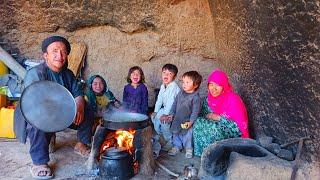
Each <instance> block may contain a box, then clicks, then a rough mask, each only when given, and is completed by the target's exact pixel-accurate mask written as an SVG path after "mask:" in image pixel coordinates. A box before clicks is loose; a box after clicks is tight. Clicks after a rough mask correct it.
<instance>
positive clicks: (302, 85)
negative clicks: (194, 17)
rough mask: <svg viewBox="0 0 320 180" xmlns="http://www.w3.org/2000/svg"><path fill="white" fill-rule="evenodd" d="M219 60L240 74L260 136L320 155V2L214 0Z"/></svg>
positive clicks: (241, 89) (253, 123)
mask: <svg viewBox="0 0 320 180" xmlns="http://www.w3.org/2000/svg"><path fill="white" fill-rule="evenodd" d="M209 3H210V7H211V12H212V17H213V23H214V27H215V42H217V44H216V49H217V52H218V57H217V58H218V59H223V62H225V63H224V64H225V66H227V67H228V68H230V69H231V72H234V73H236V74H239V75H240V79H239V82H240V84H241V85H240V87H239V91H240V92H241V94H242V97H243V98H244V99H245V102H246V104H247V106H248V110H249V114H250V118H251V121H250V122H251V127H252V129H253V132H254V133H255V135H256V136H262V135H268V136H272V137H274V138H276V139H278V142H279V143H284V142H285V141H290V140H294V139H297V138H299V137H304V136H308V135H309V136H312V140H311V141H306V142H305V148H304V149H303V154H304V155H307V156H305V158H306V159H308V160H310V159H311V157H310V156H309V155H310V154H313V155H315V156H317V157H319V152H320V143H319V139H320V131H319V128H320V121H319V120H318V119H319V117H320V106H319V102H320V101H319V90H320V84H319V80H320V66H319V59H320V53H319V45H320V39H319V32H320V26H319V25H320V23H319V21H320V7H319V1H317V0H311V1H289V0H285V1H270V0H269V1H259V0H256V1H249V0H245V1H232V0H229V1H213V0H212V1H209Z"/></svg>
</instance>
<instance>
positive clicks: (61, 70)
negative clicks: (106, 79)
mask: <svg viewBox="0 0 320 180" xmlns="http://www.w3.org/2000/svg"><path fill="white" fill-rule="evenodd" d="M70 50H71V47H70V43H69V42H68V41H67V40H66V39H65V38H63V37H61V36H51V37H48V38H46V39H45V40H44V41H43V42H42V52H43V57H44V59H45V63H42V64H40V65H38V66H36V67H34V68H32V69H30V70H29V71H28V72H27V74H26V76H25V78H24V85H25V87H27V86H29V85H31V84H32V83H33V82H36V81H40V80H48V81H54V82H56V83H58V84H60V85H62V86H64V87H65V88H67V89H68V90H69V91H70V92H71V94H72V95H73V97H74V98H75V102H76V106H77V114H76V118H75V120H74V122H73V124H72V125H71V126H70V128H73V129H74V128H76V129H77V130H78V131H77V139H78V142H77V143H76V145H75V148H74V150H75V152H76V153H78V154H80V155H82V156H88V155H89V153H90V149H89V148H88V146H87V145H89V144H90V143H91V136H92V126H93V120H92V116H93V114H92V111H90V109H89V107H88V106H85V100H84V98H83V95H84V94H83V91H82V90H81V88H80V87H79V85H78V83H77V80H76V78H75V76H74V75H73V73H72V71H70V70H69V69H68V68H67V65H68V64H67V58H68V55H69V53H70ZM85 112H86V113H85ZM14 129H15V133H16V135H17V138H18V139H19V140H20V141H21V142H23V143H25V142H26V137H28V138H29V139H30V151H29V153H30V156H31V159H32V162H33V165H32V167H31V174H32V176H33V177H34V178H40V179H50V178H52V177H53V173H52V172H51V169H50V167H49V166H48V162H49V160H50V159H49V144H50V140H51V138H52V136H53V135H54V133H48V132H44V131H41V130H39V129H37V128H36V127H34V126H32V125H30V124H28V123H26V121H25V119H24V117H23V115H22V114H21V110H20V106H18V107H17V108H16V110H15V115H14Z"/></svg>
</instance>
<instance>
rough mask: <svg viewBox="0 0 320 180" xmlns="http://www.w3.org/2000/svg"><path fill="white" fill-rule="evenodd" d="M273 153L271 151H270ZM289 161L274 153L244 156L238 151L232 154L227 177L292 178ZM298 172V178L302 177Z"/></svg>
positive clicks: (250, 179) (252, 179)
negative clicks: (261, 155)
mask: <svg viewBox="0 0 320 180" xmlns="http://www.w3.org/2000/svg"><path fill="white" fill-rule="evenodd" d="M270 154H271V153H270ZM291 166H292V165H291V163H289V162H288V161H285V160H282V159H280V158H277V157H275V156H273V155H269V156H265V157H250V156H244V155H242V154H240V153H237V152H232V153H231V154H230V160H229V167H228V169H227V172H226V175H225V176H226V179H246V180H256V179H279V180H280V179H290V176H291V172H292V167H291ZM301 177H302V176H301V173H298V176H297V179H303V178H301Z"/></svg>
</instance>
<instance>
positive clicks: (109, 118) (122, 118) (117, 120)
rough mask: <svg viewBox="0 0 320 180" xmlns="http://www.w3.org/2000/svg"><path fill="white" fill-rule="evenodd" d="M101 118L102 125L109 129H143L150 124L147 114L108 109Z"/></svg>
mask: <svg viewBox="0 0 320 180" xmlns="http://www.w3.org/2000/svg"><path fill="white" fill-rule="evenodd" d="M103 119H104V123H103V126H104V127H105V128H107V129H111V130H118V129H123V130H129V129H143V128H146V127H148V126H150V124H151V121H150V119H149V117H148V116H147V115H144V114H139V113H133V112H124V111H108V112H106V113H105V114H104V116H103Z"/></svg>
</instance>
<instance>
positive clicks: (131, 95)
mask: <svg viewBox="0 0 320 180" xmlns="http://www.w3.org/2000/svg"><path fill="white" fill-rule="evenodd" d="M123 103H124V105H125V108H127V109H128V110H129V111H132V112H136V113H141V114H147V111H148V89H147V87H146V86H145V85H144V84H143V83H140V84H139V85H138V86H137V88H134V87H133V86H132V85H131V84H127V85H126V86H125V87H124V89H123Z"/></svg>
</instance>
